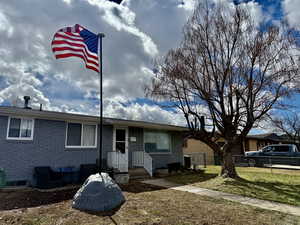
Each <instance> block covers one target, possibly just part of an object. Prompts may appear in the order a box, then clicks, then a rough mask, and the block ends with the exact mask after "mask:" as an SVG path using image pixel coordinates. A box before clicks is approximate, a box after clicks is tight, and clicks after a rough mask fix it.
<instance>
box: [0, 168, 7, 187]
mask: <svg viewBox="0 0 300 225" xmlns="http://www.w3.org/2000/svg"><path fill="white" fill-rule="evenodd" d="M5 185H6V176H5V171H4V169H2V168H0V188H1V187H5Z"/></svg>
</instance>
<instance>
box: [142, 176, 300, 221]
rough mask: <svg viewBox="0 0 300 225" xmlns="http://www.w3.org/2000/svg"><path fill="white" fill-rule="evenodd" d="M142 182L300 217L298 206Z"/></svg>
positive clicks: (163, 183) (160, 181)
mask: <svg viewBox="0 0 300 225" xmlns="http://www.w3.org/2000/svg"><path fill="white" fill-rule="evenodd" d="M142 182H143V183H146V184H151V185H155V186H160V187H164V188H170V189H173V190H178V191H186V192H190V193H194V194H198V195H205V196H209V197H213V198H221V199H226V200H229V201H233V202H239V203H241V204H245V205H251V206H255V207H258V208H262V209H267V210H275V211H278V212H283V213H287V214H292V215H295V216H300V207H297V206H292V205H287V204H282V203H277V202H272V201H266V200H260V199H256V198H249V197H243V196H240V195H235V194H229V193H224V192H220V191H213V190H209V189H205V188H199V187H195V186H192V185H179V184H174V183H171V182H169V181H167V180H165V179H152V180H145V181H142Z"/></svg>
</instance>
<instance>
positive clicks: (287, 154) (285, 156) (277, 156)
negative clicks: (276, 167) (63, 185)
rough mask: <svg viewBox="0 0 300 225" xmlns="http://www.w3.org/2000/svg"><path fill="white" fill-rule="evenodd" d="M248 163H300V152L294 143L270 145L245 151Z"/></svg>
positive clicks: (259, 164)
mask: <svg viewBox="0 0 300 225" xmlns="http://www.w3.org/2000/svg"><path fill="white" fill-rule="evenodd" d="M245 158H246V159H247V160H248V163H249V164H251V165H254V166H263V165H264V164H284V165H300V152H299V150H298V148H297V146H296V145H294V144H276V145H268V146H265V147H264V148H262V149H260V150H259V151H251V152H246V153H245Z"/></svg>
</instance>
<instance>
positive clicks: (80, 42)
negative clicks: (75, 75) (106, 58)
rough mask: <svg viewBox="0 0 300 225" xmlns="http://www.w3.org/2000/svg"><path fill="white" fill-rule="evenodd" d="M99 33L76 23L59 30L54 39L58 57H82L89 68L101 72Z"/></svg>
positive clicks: (55, 52) (54, 50)
mask: <svg viewBox="0 0 300 225" xmlns="http://www.w3.org/2000/svg"><path fill="white" fill-rule="evenodd" d="M98 38H99V37H98V35H96V34H94V33H92V32H90V31H88V30H87V29H85V28H84V27H82V26H80V25H78V24H76V25H75V26H74V27H66V28H62V29H60V30H59V31H57V32H56V33H55V35H54V38H53V40H52V44H51V46H52V51H53V53H54V55H55V57H56V59H60V58H68V57H80V58H81V59H83V61H84V62H85V66H86V68H88V69H91V70H94V71H96V72H99V57H98V40H99V39H98Z"/></svg>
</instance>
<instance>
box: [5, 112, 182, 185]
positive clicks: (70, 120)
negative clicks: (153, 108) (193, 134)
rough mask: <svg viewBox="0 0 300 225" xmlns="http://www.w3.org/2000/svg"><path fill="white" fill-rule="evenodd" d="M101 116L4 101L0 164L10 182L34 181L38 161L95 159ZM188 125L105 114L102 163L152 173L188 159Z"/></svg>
mask: <svg viewBox="0 0 300 225" xmlns="http://www.w3.org/2000/svg"><path fill="white" fill-rule="evenodd" d="M99 121H100V120H99V117H97V116H88V115H79V114H71V113H63V112H53V111H44V110H42V109H40V110H36V109H31V108H29V107H24V108H20V107H10V106H9V107H7V106H0V168H2V169H4V171H5V173H6V179H7V181H8V182H16V181H23V182H26V183H27V184H31V183H32V181H33V171H34V167H38V166H50V167H52V168H60V167H79V166H80V165H81V164H95V163H96V160H97V158H98V148H99V138H98V137H99V135H100V134H99V130H100V129H99ZM186 130H187V128H186V127H180V126H172V125H166V124H158V123H150V122H143V121H133V120H123V119H113V118H103V149H102V164H103V165H106V166H107V167H113V168H116V169H118V170H119V171H121V172H128V170H130V169H131V168H138V167H141V168H145V170H146V171H147V172H148V173H149V174H150V175H152V174H153V173H154V171H155V169H157V168H166V167H167V164H169V163H174V162H180V163H181V164H182V163H183V150H182V147H183V142H184V135H183V134H184V132H185V131H186Z"/></svg>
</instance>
